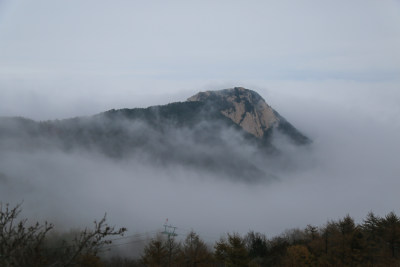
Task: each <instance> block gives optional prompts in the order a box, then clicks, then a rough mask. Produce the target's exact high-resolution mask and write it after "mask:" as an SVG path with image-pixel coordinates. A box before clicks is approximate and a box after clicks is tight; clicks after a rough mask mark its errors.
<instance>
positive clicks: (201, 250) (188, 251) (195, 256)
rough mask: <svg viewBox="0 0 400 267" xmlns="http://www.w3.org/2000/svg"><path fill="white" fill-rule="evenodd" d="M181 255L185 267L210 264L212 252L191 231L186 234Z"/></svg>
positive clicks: (198, 266)
mask: <svg viewBox="0 0 400 267" xmlns="http://www.w3.org/2000/svg"><path fill="white" fill-rule="evenodd" d="M182 257H183V262H184V266H187V267H200V266H210V264H211V262H212V254H211V252H210V251H209V249H208V248H207V245H206V244H205V243H204V242H203V241H202V240H201V239H200V237H199V235H197V234H196V233H195V232H193V231H191V232H190V233H189V234H188V235H187V236H186V239H185V242H184V244H183V248H182Z"/></svg>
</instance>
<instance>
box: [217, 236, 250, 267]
mask: <svg viewBox="0 0 400 267" xmlns="http://www.w3.org/2000/svg"><path fill="white" fill-rule="evenodd" d="M215 258H216V259H217V260H218V261H219V262H220V263H222V264H224V265H225V266H228V267H236V266H237V267H242V266H247V265H248V263H249V257H248V251H247V249H246V244H245V242H244V240H243V239H242V238H241V237H240V235H239V234H236V233H234V234H228V239H227V240H226V239H224V238H221V239H220V241H218V242H217V243H216V244H215Z"/></svg>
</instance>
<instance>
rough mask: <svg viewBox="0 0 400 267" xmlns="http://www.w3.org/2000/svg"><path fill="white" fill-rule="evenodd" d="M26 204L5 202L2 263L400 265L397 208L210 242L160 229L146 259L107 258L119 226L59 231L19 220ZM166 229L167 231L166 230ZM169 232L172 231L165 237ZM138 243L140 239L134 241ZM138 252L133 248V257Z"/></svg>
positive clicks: (0, 210)
mask: <svg viewBox="0 0 400 267" xmlns="http://www.w3.org/2000/svg"><path fill="white" fill-rule="evenodd" d="M20 212H21V208H20V206H19V205H18V206H16V207H9V206H8V205H2V206H1V207H0V256H1V257H0V265H1V266H127V267H128V266H237V267H243V266H399V264H400V217H399V216H397V215H396V214H395V213H394V212H391V213H389V214H387V215H386V216H384V217H379V216H377V215H375V214H374V213H372V212H370V213H369V214H368V215H367V216H366V217H365V219H364V220H363V221H362V222H361V223H359V224H357V223H355V222H354V220H353V218H352V217H350V215H346V216H345V217H343V218H342V219H338V220H331V221H328V222H327V223H326V224H325V225H323V226H313V225H307V226H306V227H305V228H303V229H290V230H286V231H285V232H283V233H282V234H281V235H279V236H275V237H267V236H266V235H265V234H263V233H259V232H254V231H249V232H248V233H247V234H245V235H240V234H238V233H228V234H226V235H225V236H222V237H221V238H220V239H219V240H218V241H216V242H215V243H214V244H207V243H206V242H205V241H204V240H202V238H201V237H200V236H199V235H198V234H196V233H195V232H194V231H193V230H192V231H190V232H189V233H188V234H187V236H186V237H185V238H184V239H182V237H175V235H171V234H170V235H162V233H161V232H159V233H158V234H155V236H153V237H152V238H151V239H149V240H148V242H147V244H146V246H145V248H144V249H143V251H141V252H140V255H141V257H140V258H137V259H135V258H133V257H132V256H130V255H129V253H128V255H126V256H124V257H121V256H118V257H106V256H105V255H107V254H105V252H107V251H110V250H115V248H116V247H120V246H121V245H128V244H129V242H126V243H119V244H117V245H114V244H113V241H117V240H120V239H121V237H113V236H115V235H117V236H118V235H123V234H124V232H126V229H125V228H120V229H118V230H116V229H114V227H110V226H108V225H107V224H106V223H105V218H103V219H102V220H100V221H98V222H95V227H94V228H93V229H92V230H91V229H84V230H82V231H75V232H74V233H57V232H53V231H54V229H53V228H54V225H52V224H49V223H45V224H39V223H36V224H33V225H29V224H28V223H27V222H28V221H27V219H21V218H19V213H20ZM164 233H165V232H164ZM165 236H168V237H165ZM131 242H135V241H131ZM134 254H137V251H132V255H134Z"/></svg>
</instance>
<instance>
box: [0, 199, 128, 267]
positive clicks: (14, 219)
mask: <svg viewBox="0 0 400 267" xmlns="http://www.w3.org/2000/svg"><path fill="white" fill-rule="evenodd" d="M20 213H21V205H20V204H19V205H17V206H15V207H14V208H10V207H9V205H8V204H6V205H2V204H0V266H80V265H82V266H83V265H86V266H87V265H89V262H92V263H93V262H97V261H98V258H97V257H96V256H97V252H98V251H99V250H100V249H101V248H103V247H104V246H105V245H107V244H110V243H111V240H109V239H107V238H108V237H110V236H115V235H123V233H124V232H125V231H126V229H125V228H120V229H118V230H115V228H114V227H110V226H108V225H107V224H106V216H104V217H103V218H102V219H101V220H100V221H99V222H97V221H95V222H94V224H95V227H94V229H88V228H85V229H84V230H83V231H81V232H79V233H77V234H76V235H75V237H74V238H73V239H72V241H71V242H67V241H65V240H62V241H61V242H59V243H60V244H61V245H60V246H57V247H53V246H50V245H49V243H47V245H46V237H47V234H48V233H49V232H50V231H51V230H52V229H53V225H52V224H49V223H47V222H45V223H44V224H43V225H41V224H39V223H38V222H37V223H35V224H33V225H31V226H29V225H28V220H27V219H22V220H19V221H18V215H19V214H20Z"/></svg>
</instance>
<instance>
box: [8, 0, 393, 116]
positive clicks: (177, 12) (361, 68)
mask: <svg viewBox="0 0 400 267" xmlns="http://www.w3.org/2000/svg"><path fill="white" fill-rule="evenodd" d="M398 47H400V2H399V1H395V0H381V1H369V0H359V1H356V0H355V1H112V2H110V1H101V0H92V1H91V0H87V1H81V0H71V1H52V0H36V1H25V0H20V1H8V0H1V1H0V90H1V91H0V93H1V97H0V115H3V116H8V115H21V116H26V117H31V118H35V119H54V118H60V117H61V118H64V117H70V116H77V115H82V114H93V113H97V112H100V111H103V110H105V109H111V108H118V107H136V106H148V105H154V104H162V103H166V102H171V101H180V100H184V99H185V98H186V97H189V96H190V95H192V94H194V93H196V92H197V91H199V90H205V89H220V88H225V87H231V86H234V85H242V86H245V87H250V88H252V87H254V86H255V87H257V86H258V87H259V88H260V89H265V88H269V89H271V90H280V89H282V88H283V87H284V88H287V89H289V88H290V89H292V90H294V91H299V90H301V89H302V88H303V87H306V86H309V83H314V84H315V83H317V85H316V86H315V87H320V88H321V89H323V88H325V87H327V86H329V85H330V84H332V81H341V82H342V83H343V82H351V84H352V86H353V87H359V88H361V87H362V86H369V85H370V84H379V87H380V88H381V90H385V87H390V88H396V87H398V85H399V80H400V53H399V52H398ZM304 82H307V83H306V84H304ZM264 97H265V95H264ZM272 104H273V103H272Z"/></svg>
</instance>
